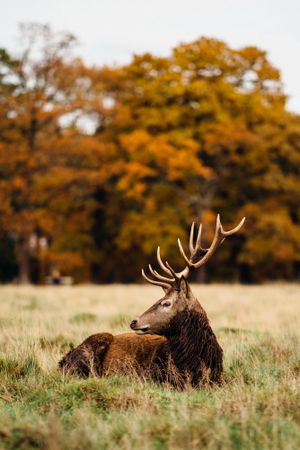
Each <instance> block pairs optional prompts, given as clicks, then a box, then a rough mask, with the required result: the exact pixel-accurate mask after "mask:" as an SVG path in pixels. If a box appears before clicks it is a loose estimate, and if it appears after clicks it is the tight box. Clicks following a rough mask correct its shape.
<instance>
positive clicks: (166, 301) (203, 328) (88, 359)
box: [59, 215, 245, 388]
mask: <svg viewBox="0 0 300 450" xmlns="http://www.w3.org/2000/svg"><path fill="white" fill-rule="evenodd" d="M244 221H245V218H243V219H242V221H241V222H240V223H239V225H238V226H237V227H235V228H233V229H232V230H230V231H224V229H223V227H222V224H221V222H220V217H219V215H218V216H217V221H216V230H215V236H214V239H213V242H212V244H211V246H210V247H209V248H208V249H204V248H202V247H201V233H202V225H200V226H199V230H198V234H197V238H196V242H194V241H195V239H194V229H195V226H194V223H193V224H192V226H191V231H190V240H189V250H190V257H187V256H186V253H185V251H184V249H183V247H182V244H181V241H180V239H178V246H179V250H180V253H181V255H182V257H183V259H184V260H185V262H186V266H185V268H184V269H183V270H182V271H180V272H175V270H174V269H173V268H172V267H171V266H170V264H169V263H168V262H165V263H163V261H162V259H161V256H160V248H159V247H158V249H157V261H158V264H159V266H160V268H161V269H162V271H163V272H164V275H161V274H160V273H158V272H157V271H156V270H154V269H153V268H152V267H151V265H149V271H150V273H151V275H152V277H153V278H150V277H149V276H147V275H146V274H145V272H144V270H142V274H143V277H144V278H145V279H146V280H147V281H148V282H149V283H151V284H155V285H157V286H160V287H162V288H163V290H164V292H165V295H164V296H163V297H162V298H160V299H159V300H158V301H157V302H156V303H154V305H152V306H151V307H150V308H149V309H148V310H147V311H145V312H144V313H143V314H142V315H141V316H139V317H138V318H137V319H136V320H133V321H132V322H131V324H130V327H131V328H132V330H134V331H135V333H124V334H119V335H116V336H113V335H112V334H110V333H99V334H95V335H92V336H90V337H89V338H87V339H86V340H85V341H84V342H83V343H82V344H81V345H79V346H78V347H77V348H75V349H74V350H71V351H70V352H69V353H68V354H67V355H66V356H65V357H64V358H62V360H61V361H60V363H59V365H60V368H61V369H62V370H63V371H64V372H70V373H74V374H77V375H79V376H81V377H87V376H89V375H91V374H93V375H96V376H107V375H110V374H125V375H126V374H128V373H134V374H137V375H138V376H140V377H143V378H146V379H152V380H154V381H158V382H169V383H171V384H173V385H175V386H177V387H179V388H182V387H184V386H185V384H186V383H187V382H189V383H191V384H192V386H199V385H200V384H201V383H203V382H207V381H208V382H210V383H219V382H220V381H221V376H222V370H223V363H222V361H223V351H222V348H221V347H220V345H219V343H218V342H217V339H216V336H215V334H214V332H213V331H212V329H211V326H210V324H209V320H208V318H207V315H206V312H205V311H204V309H203V308H202V306H201V305H200V303H199V302H198V300H197V299H196V298H195V296H194V295H193V293H192V291H191V289H190V287H189V285H188V283H187V278H188V276H189V274H190V272H191V271H193V270H195V269H198V268H200V267H202V266H203V265H204V264H205V263H206V262H207V261H208V260H209V259H210V258H211V256H212V255H213V254H214V253H215V251H216V249H217V248H218V247H219V246H220V245H221V243H222V242H223V241H224V239H225V238H226V237H227V236H230V235H232V234H234V233H236V232H237V231H239V230H240V228H241V227H242V225H243V223H244Z"/></svg>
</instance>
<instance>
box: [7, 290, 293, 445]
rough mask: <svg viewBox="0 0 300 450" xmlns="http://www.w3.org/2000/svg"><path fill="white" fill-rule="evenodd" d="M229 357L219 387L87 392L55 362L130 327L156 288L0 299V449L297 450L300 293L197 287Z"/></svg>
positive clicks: (129, 386)
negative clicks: (94, 338)
mask: <svg viewBox="0 0 300 450" xmlns="http://www.w3.org/2000/svg"><path fill="white" fill-rule="evenodd" d="M193 290H194V292H195V293H196V294H197V296H198V298H199V300H200V302H201V303H202V305H203V306H204V308H205V309H206V311H207V313H208V315H209V317H210V319H211V323H212V326H213V328H214V330H215V331H216V333H217V335H218V339H219V341H220V343H221V345H222V347H223V349H224V356H225V373H224V383H223V385H222V386H221V387H214V388H206V389H203V390H193V389H188V390H187V391H185V392H177V391H175V390H173V389H171V388H169V387H166V386H157V385H154V384H152V383H143V382H141V381H137V380H132V379H130V378H129V377H128V378H126V377H111V378H107V379H96V378H91V379H89V380H79V379H76V378H75V377H70V376H65V377H64V376H62V375H61V374H60V373H59V372H58V371H57V361H58V360H59V358H60V357H61V355H62V354H63V353H65V352H66V351H67V350H68V349H69V348H70V346H71V345H77V344H78V343H80V342H81V341H82V340H83V339H84V338H85V337H87V336H88V335H90V334H92V333H95V332H99V331H111V332H112V333H120V332H123V331H128V323H129V321H130V320H132V319H133V318H134V317H136V315H138V314H140V313H141V312H143V310H144V309H146V308H147V307H148V306H150V305H151V303H153V302H154V300H156V299H157V298H159V296H160V292H159V289H158V288H155V287H150V286H149V287H148V286H126V287H125V286H121V285H114V286H103V287H92V286H80V287H64V288H62V287H53V288H52V287H51V288H50V287H49V288H37V287H26V288H21V287H12V286H7V287H2V288H1V289H0V448H9V449H17V448H23V449H25V448H26V449H27V448H47V449H61V448H62V449H169V448H170V449H185V448H187V449H199V448H207V449H216V448H217V449H231V448H234V449H271V448H272V449H284V450H288V449H291V450H292V449H298V448H300V406H299V405H300V286H299V285H280V284H278V285H272V286H271V285H266V286H247V287H245V286H239V285H233V286H230V285H225V286H224V285H215V286H199V285H195V286H193Z"/></svg>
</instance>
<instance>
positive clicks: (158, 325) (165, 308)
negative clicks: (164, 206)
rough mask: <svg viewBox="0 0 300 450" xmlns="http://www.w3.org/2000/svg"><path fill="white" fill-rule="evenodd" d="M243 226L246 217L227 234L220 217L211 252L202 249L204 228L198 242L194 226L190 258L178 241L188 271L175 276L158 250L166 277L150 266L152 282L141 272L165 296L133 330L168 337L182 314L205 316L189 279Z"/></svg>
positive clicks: (135, 321) (200, 231) (158, 259)
mask: <svg viewBox="0 0 300 450" xmlns="http://www.w3.org/2000/svg"><path fill="white" fill-rule="evenodd" d="M244 222H245V217H244V218H243V219H242V220H241V222H240V223H239V224H238V225H237V226H236V227H235V228H233V229H232V230H229V231H225V230H224V229H223V227H222V224H221V221H220V215H219V214H218V215H217V220H216V231H215V235H214V238H213V241H212V244H211V246H210V247H209V248H202V246H201V235H202V224H200V226H199V229H198V234H197V238H196V242H195V238H194V231H195V224H194V222H193V223H192V226H191V231H190V239H189V250H190V257H189V258H188V257H187V256H186V253H185V251H184V249H183V246H182V244H181V241H180V239H178V247H179V251H180V253H181V255H182V257H183V259H184V260H185V262H186V266H185V268H184V269H183V270H182V271H180V272H175V270H174V269H173V268H172V267H171V266H170V264H169V263H168V262H167V261H166V262H165V263H163V261H162V259H161V256H160V247H158V248H157V261H158V264H159V266H160V268H161V269H162V271H163V272H164V275H161V274H160V273H158V272H157V271H156V270H154V269H153V268H152V266H151V265H150V264H149V271H150V273H151V275H152V277H153V278H149V277H148V276H147V275H146V274H145V272H144V270H142V275H143V277H144V278H145V280H146V281H148V283H151V284H155V285H156V286H161V287H162V288H163V290H164V292H165V295H164V297H162V298H161V299H159V300H158V301H157V302H156V303H154V305H152V306H151V307H150V308H149V309H147V311H145V312H144V313H143V314H142V315H141V316H139V317H138V318H137V319H136V320H133V321H132V322H131V324H130V327H131V328H132V329H133V330H134V331H135V332H136V333H138V334H161V335H166V334H168V330H169V326H170V322H171V320H172V319H173V318H174V317H175V316H176V315H177V314H178V313H180V312H181V311H184V310H189V309H197V310H199V311H202V313H204V314H205V312H204V310H203V309H202V307H201V305H200V303H199V302H198V300H197V299H196V298H195V297H194V295H193V293H192V291H191V289H190V287H189V285H188V283H187V279H188V276H189V274H190V273H191V272H192V271H194V270H195V269H199V268H200V267H202V266H203V265H204V264H205V263H206V262H207V261H208V260H209V259H210V258H211V257H212V255H213V254H214V253H215V251H216V249H217V248H218V247H219V246H220V245H221V244H222V242H223V241H224V240H225V238H226V237H227V236H231V235H232V234H234V233H236V232H237V231H239V230H240V228H241V227H242V226H243V224H244Z"/></svg>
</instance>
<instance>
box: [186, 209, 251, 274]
mask: <svg viewBox="0 0 300 450" xmlns="http://www.w3.org/2000/svg"><path fill="white" fill-rule="evenodd" d="M244 222H245V217H244V218H243V219H242V220H241V222H240V223H239V224H238V225H237V226H236V227H235V228H233V229H232V230H229V231H224V229H223V227H222V224H221V220H220V214H218V215H217V220H216V231H215V236H214V239H213V242H212V244H211V246H210V247H209V249H208V251H207V253H206V254H205V255H204V256H203V257H202V258H201V259H200V261H198V262H196V263H190V264H189V267H193V268H195V269H198V268H199V267H201V266H203V265H204V264H205V263H206V262H207V261H208V260H209V258H210V257H211V256H212V255H213V254H214V252H215V251H216V249H217V248H218V247H219V245H220V244H222V242H223V241H224V239H225V238H226V236H230V235H232V234H234V233H236V232H237V231H238V230H239V229H240V228H241V227H242V226H243V224H244Z"/></svg>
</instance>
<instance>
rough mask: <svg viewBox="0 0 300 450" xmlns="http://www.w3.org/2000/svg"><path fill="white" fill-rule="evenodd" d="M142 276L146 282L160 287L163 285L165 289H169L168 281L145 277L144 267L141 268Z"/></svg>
mask: <svg viewBox="0 0 300 450" xmlns="http://www.w3.org/2000/svg"><path fill="white" fill-rule="evenodd" d="M142 276H143V277H144V278H145V280H146V281H148V283H151V284H155V285H156V286H160V287H163V288H166V289H169V287H170V286H171V285H170V283H164V282H163V281H156V280H152V279H151V278H149V277H147V275H146V274H145V271H144V269H142Z"/></svg>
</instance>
